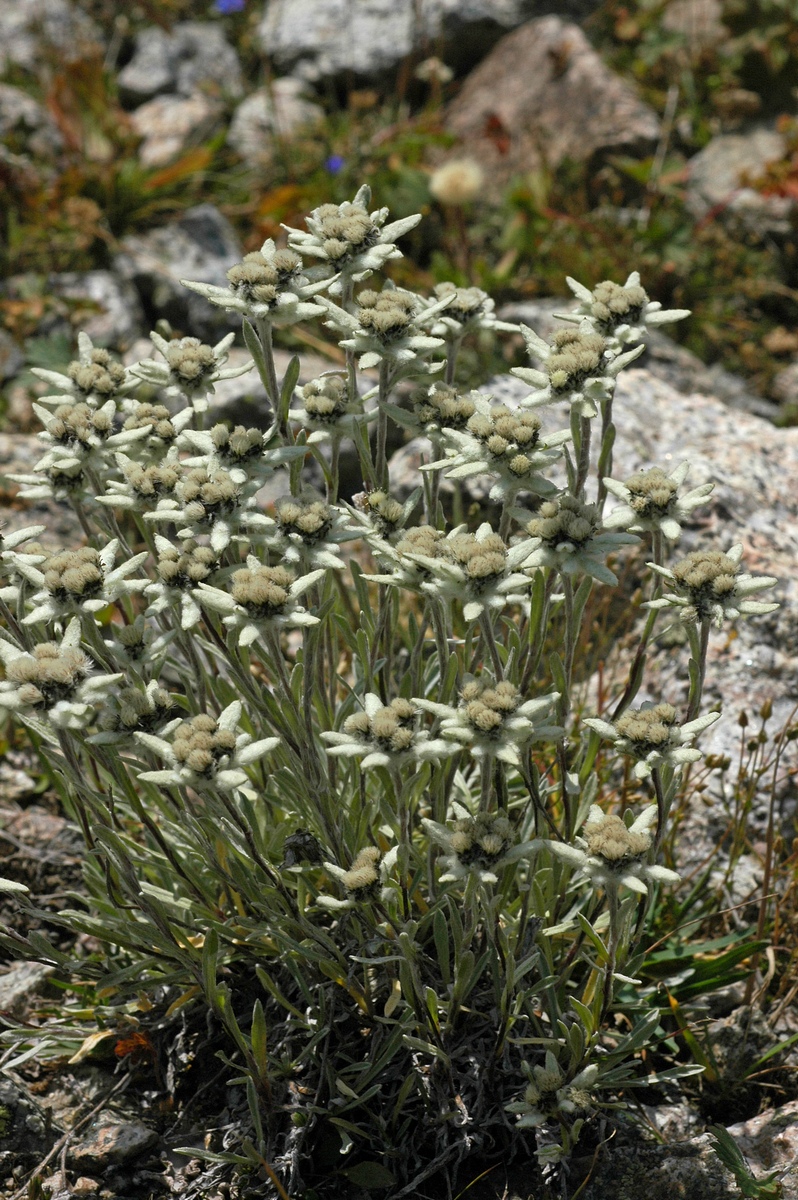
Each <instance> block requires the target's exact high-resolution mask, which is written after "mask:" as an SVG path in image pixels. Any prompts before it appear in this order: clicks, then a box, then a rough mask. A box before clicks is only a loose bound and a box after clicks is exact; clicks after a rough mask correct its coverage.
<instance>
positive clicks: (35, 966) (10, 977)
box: [0, 962, 55, 1017]
mask: <svg viewBox="0 0 798 1200" xmlns="http://www.w3.org/2000/svg"><path fill="white" fill-rule="evenodd" d="M54 969H55V968H54V967H46V966H44V965H43V964H42V963H28V962H17V963H12V964H11V966H10V967H9V968H8V970H7V971H6V972H5V974H3V975H0V1012H2V1013H8V1014H9V1015H10V1016H16V1017H20V1016H22V1015H24V1010H25V1007H26V1002H27V1000H28V999H29V998H30V996H32V995H34V994H35V992H36V989H37V988H38V987H39V985H40V984H42V983H43V982H44V980H45V979H48V978H49V977H50V976H51V975H52V974H53V971H54Z"/></svg>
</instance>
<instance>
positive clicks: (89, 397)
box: [31, 333, 138, 408]
mask: <svg viewBox="0 0 798 1200" xmlns="http://www.w3.org/2000/svg"><path fill="white" fill-rule="evenodd" d="M31 370H32V371H33V374H34V375H38V377H39V379H43V380H44V381H45V382H46V383H49V384H51V385H52V386H53V387H55V388H57V389H58V391H57V392H55V393H53V395H51V396H42V398H41V403H42V404H54V403H60V402H62V401H63V400H64V399H66V397H68V396H75V397H77V398H78V400H81V401H83V402H85V403H86V404H87V405H88V406H89V407H90V408H96V407H97V406H98V404H104V403H105V402H106V401H107V400H110V399H112V398H114V397H117V396H123V395H125V393H126V392H129V391H132V389H133V388H135V387H138V380H137V379H135V378H134V377H133V376H131V375H130V373H129V372H128V371H126V370H125V368H124V367H123V366H122V364H121V363H118V362H116V361H115V360H114V359H113V358H111V355H110V354H109V353H108V351H107V350H102V349H95V348H94V345H93V344H92V340H91V338H90V337H89V335H88V334H87V333H79V334H78V357H77V359H76V360H75V361H74V362H71V363H70V364H69V366H68V367H67V370H66V374H65V375H63V374H61V372H60V371H48V370H45V369H44V368H43V367H32V368H31Z"/></svg>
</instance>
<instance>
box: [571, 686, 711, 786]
mask: <svg viewBox="0 0 798 1200" xmlns="http://www.w3.org/2000/svg"><path fill="white" fill-rule="evenodd" d="M719 718H720V713H718V712H711V713H706V714H705V715H704V716H703V717H697V718H696V719H695V720H694V721H688V722H687V723H686V724H684V725H678V724H677V723H676V709H675V708H674V707H673V705H672V704H650V703H648V704H643V705H642V706H641V707H640V708H637V709H632V710H630V711H629V712H626V713H624V714H623V716H621V717H619V718H618V720H617V721H616V722H615V724H614V725H611V724H610V722H609V721H602V720H600V719H599V718H598V717H588V718H587V719H586V720H585V724H586V725H588V726H589V727H590V728H591V729H594V730H595V731H596V733H598V734H600V735H601V736H602V737H603V738H607V739H608V740H609V741H612V742H613V743H614V744H615V747H616V749H618V750H619V751H620V752H621V754H629V755H631V756H632V757H633V758H635V759H637V762H636V763H635V767H634V774H635V777H636V778H637V779H645V777H646V776H647V775H650V774H651V772H652V770H654V769H655V768H659V767H662V766H663V765H664V764H666V763H667V764H669V765H670V766H672V767H674V768H677V769H678V768H681V767H682V765H683V764H684V763H688V762H698V760H699V759H700V758H701V751H700V750H696V749H695V748H693V747H691V746H690V743H691V742H692V741H693V740H694V738H696V737H697V736H698V734H699V733H702V732H703V730H705V729H708V728H709V726H710V725H714V723H715V721H717V720H718V719H719Z"/></svg>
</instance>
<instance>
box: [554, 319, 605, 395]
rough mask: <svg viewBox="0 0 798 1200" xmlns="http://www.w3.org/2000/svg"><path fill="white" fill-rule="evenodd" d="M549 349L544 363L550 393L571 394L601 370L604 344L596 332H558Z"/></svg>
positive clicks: (561, 330)
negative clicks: (549, 381)
mask: <svg viewBox="0 0 798 1200" xmlns="http://www.w3.org/2000/svg"><path fill="white" fill-rule="evenodd" d="M552 346H553V348H554V349H553V352H552V353H551V354H550V355H549V357H548V358H547V359H546V363H545V370H546V373H547V375H548V376H549V379H550V380H551V387H552V391H553V392H570V391H575V390H576V389H577V388H578V387H580V385H581V384H582V383H584V381H585V380H586V379H587V378H588V377H589V376H590V375H594V374H596V373H597V372H598V371H599V370H600V368H601V365H602V359H603V356H604V350H605V348H606V342H605V341H604V338H603V337H601V336H600V335H599V334H597V333H582V332H581V331H580V330H578V329H560V330H558V331H557V332H556V333H555V334H554V337H553V338H552Z"/></svg>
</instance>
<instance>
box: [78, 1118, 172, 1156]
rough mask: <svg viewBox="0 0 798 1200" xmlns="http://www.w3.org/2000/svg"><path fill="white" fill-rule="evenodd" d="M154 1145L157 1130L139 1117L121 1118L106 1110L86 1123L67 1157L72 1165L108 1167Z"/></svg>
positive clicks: (150, 1148) (156, 1141) (155, 1144)
mask: <svg viewBox="0 0 798 1200" xmlns="http://www.w3.org/2000/svg"><path fill="white" fill-rule="evenodd" d="M157 1145H158V1134H157V1133H156V1132H155V1130H154V1129H148V1128H147V1126H146V1125H144V1124H142V1122H141V1121H125V1120H120V1118H119V1117H117V1116H114V1115H113V1114H111V1113H109V1112H106V1113H103V1114H102V1115H101V1116H100V1117H99V1118H98V1119H97V1120H96V1121H95V1122H93V1124H92V1125H91V1126H90V1127H89V1130H88V1133H87V1134H86V1135H85V1136H84V1137H82V1138H81V1140H80V1141H79V1142H78V1143H77V1145H73V1146H72V1147H71V1150H70V1151H69V1153H68V1159H69V1161H70V1162H71V1163H72V1165H73V1166H75V1167H77V1168H83V1167H87V1166H103V1167H112V1166H119V1164H120V1163H129V1162H131V1160H133V1159H135V1158H138V1157H139V1156H140V1155H142V1154H145V1153H146V1152H147V1151H148V1150H152V1149H154V1147H155V1146H157Z"/></svg>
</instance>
